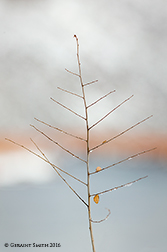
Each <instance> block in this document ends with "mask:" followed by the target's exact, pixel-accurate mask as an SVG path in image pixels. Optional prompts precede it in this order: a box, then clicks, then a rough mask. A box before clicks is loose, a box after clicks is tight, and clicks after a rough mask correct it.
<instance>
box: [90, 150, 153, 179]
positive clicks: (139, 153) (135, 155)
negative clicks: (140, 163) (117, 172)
mask: <svg viewBox="0 0 167 252" xmlns="http://www.w3.org/2000/svg"><path fill="white" fill-rule="evenodd" d="M155 149H157V147H155V148H152V149H149V150H144V151H141V152H138V153H136V154H134V155H132V156H129V157H127V158H125V159H123V160H121V161H119V162H117V163H114V164H112V165H109V166H107V167H104V168H102V169H101V170H98V171H94V172H90V175H92V174H96V173H99V172H101V171H104V170H106V169H108V168H111V167H113V166H115V165H118V164H121V163H123V162H125V161H127V160H131V159H132V158H134V157H138V156H140V155H142V154H145V153H147V152H150V151H153V150H155Z"/></svg>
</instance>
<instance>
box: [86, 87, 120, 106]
mask: <svg viewBox="0 0 167 252" xmlns="http://www.w3.org/2000/svg"><path fill="white" fill-rule="evenodd" d="M115 91H116V90H113V91H110V92H109V93H107V94H105V95H104V96H102V97H100V98H99V99H98V100H96V101H95V102H93V103H91V104H90V105H88V106H87V108H89V107H91V106H93V105H95V104H96V103H97V102H99V101H101V100H102V99H103V98H105V97H107V96H108V95H110V94H112V93H114V92H115Z"/></svg>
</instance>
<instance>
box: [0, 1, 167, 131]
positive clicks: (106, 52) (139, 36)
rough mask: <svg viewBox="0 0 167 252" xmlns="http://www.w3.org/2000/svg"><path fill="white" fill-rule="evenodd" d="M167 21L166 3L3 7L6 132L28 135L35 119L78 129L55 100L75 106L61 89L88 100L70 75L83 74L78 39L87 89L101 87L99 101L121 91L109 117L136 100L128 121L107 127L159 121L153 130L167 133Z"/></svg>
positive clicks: (0, 86)
mask: <svg viewBox="0 0 167 252" xmlns="http://www.w3.org/2000/svg"><path fill="white" fill-rule="evenodd" d="M166 19H167V7H166V1H163V0H160V1H150V0H146V1H138V0H135V1H132V0H119V1H108V0H106V1H96V2H95V1H86V0H85V1H81V0H80V1H53V0H48V1H45V0H42V1H38V0H34V1H24V0H15V1H13V0H6V1H3V0H1V1H0V27H1V40H0V95H1V97H0V102H1V104H0V115H1V121H0V129H1V131H3V130H5V131H6V129H8V130H12V131H14V130H18V129H26V128H27V127H29V123H30V122H32V120H33V118H34V116H36V117H37V116H38V117H40V118H41V119H45V120H47V119H48V120H49V122H54V123H57V124H61V123H60V121H61V122H62V123H63V125H64V123H68V125H70V124H73V122H72V120H70V119H69V117H68V115H70V116H71V114H68V113H67V114H66V116H65V117H64V116H62V109H60V108H59V106H58V105H56V104H54V103H53V102H52V101H50V100H49V98H50V97H51V96H52V97H54V98H60V100H61V101H63V99H65V101H66V104H68V102H67V99H69V101H70V102H71V97H69V95H66V94H63V93H62V92H61V91H60V90H58V89H57V88H56V87H57V86H61V87H64V88H67V89H68V90H69V89H70V90H72V91H75V90H76V91H78V90H79V92H80V89H79V88H80V87H79V81H78V79H77V77H75V76H70V75H69V74H68V73H66V72H65V70H64V69H65V68H67V69H70V70H72V71H75V72H76V71H77V63H76V43H75V40H74V39H73V35H74V34H77V36H78V37H79V42H80V54H81V62H82V69H83V78H84V82H85V83H86V82H89V81H92V80H95V79H98V80H99V83H97V84H94V86H92V87H90V88H88V89H89V91H88V92H89V95H90V97H91V100H92V101H94V99H95V98H97V97H99V96H101V95H103V94H104V93H106V92H108V91H110V90H114V89H116V90H117V92H116V93H115V94H113V95H111V96H110V98H109V99H106V100H105V101H104V102H102V103H101V104H100V107H101V113H102V114H103V113H106V111H108V110H109V109H111V108H113V106H114V105H115V104H118V103H119V102H121V101H122V99H125V98H127V97H129V96H130V95H131V94H134V95H135V97H134V98H133V99H132V100H131V101H129V102H128V103H127V104H126V105H125V106H123V107H122V108H121V109H120V111H121V112H120V113H121V116H117V117H116V113H115V114H114V113H113V117H111V118H110V120H106V121H104V124H103V125H105V124H108V125H109V126H110V127H111V126H112V127H119V125H121V124H122V123H124V124H125V125H126V121H130V122H136V120H140V119H142V118H143V117H146V116H148V115H150V114H154V118H152V119H151V120H150V121H149V122H147V123H146V124H145V126H146V127H148V125H149V130H159V131H165V132H166V127H167V117H166V107H167V84H166V80H167V49H166V44H167V27H166V24H167V20H166ZM95 85H96V87H95ZM88 98H89V96H88ZM74 100H75V99H74ZM71 106H72V107H73V106H74V107H76V104H75V102H71ZM75 109H76V108H75ZM78 109H79V108H78ZM92 110H93V108H92ZM63 112H64V111H63ZM82 112H83V111H82ZM94 114H95V113H93V115H94ZM91 118H92V117H91ZM75 119H76V118H75V117H74V120H75ZM95 119H96V118H94V117H93V118H92V121H94V120H95ZM76 120H77V122H78V121H79V120H78V118H77V119H76ZM73 125H74V124H73Z"/></svg>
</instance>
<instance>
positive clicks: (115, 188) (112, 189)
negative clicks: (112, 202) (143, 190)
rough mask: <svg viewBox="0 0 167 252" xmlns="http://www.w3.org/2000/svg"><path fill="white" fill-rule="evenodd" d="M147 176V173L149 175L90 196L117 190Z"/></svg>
mask: <svg viewBox="0 0 167 252" xmlns="http://www.w3.org/2000/svg"><path fill="white" fill-rule="evenodd" d="M147 177H148V175H147V176H144V177H141V178H139V179H136V180H133V181H131V182H129V183H126V184H123V185H120V186H116V187H114V188H111V189H108V190H105V191H102V192H99V193H93V194H91V195H90V196H91V197H92V196H95V195H97V194H98V195H100V194H104V193H107V192H111V191H114V190H117V189H119V188H122V187H125V186H131V185H132V184H134V183H135V182H137V181H139V180H141V179H145V178H147Z"/></svg>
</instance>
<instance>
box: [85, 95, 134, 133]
mask: <svg viewBox="0 0 167 252" xmlns="http://www.w3.org/2000/svg"><path fill="white" fill-rule="evenodd" d="M132 97H133V95H131V96H130V97H129V98H127V99H126V100H124V101H123V102H121V103H120V104H119V105H118V106H116V107H115V108H114V109H112V110H111V111H110V112H108V113H107V114H106V115H105V116H103V117H102V118H101V119H100V120H99V121H97V122H96V123H95V124H93V125H92V126H91V127H90V128H89V130H90V129H92V128H93V127H94V126H96V125H97V124H98V123H100V122H101V121H103V120H104V119H105V118H106V117H107V116H109V115H110V114H111V113H112V112H114V111H115V110H116V109H117V108H119V107H120V106H121V105H122V104H124V103H125V102H127V101H129V100H130V99H131V98H132Z"/></svg>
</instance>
